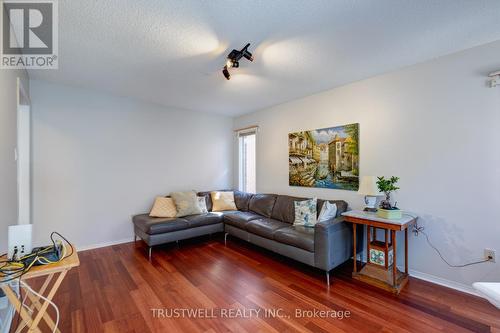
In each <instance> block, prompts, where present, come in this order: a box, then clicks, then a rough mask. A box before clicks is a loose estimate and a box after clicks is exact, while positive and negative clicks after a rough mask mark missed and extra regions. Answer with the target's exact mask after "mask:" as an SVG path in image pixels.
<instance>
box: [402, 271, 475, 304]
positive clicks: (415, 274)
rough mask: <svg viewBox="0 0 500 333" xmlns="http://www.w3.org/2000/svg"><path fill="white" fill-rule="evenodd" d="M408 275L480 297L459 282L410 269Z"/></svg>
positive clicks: (469, 287)
mask: <svg viewBox="0 0 500 333" xmlns="http://www.w3.org/2000/svg"><path fill="white" fill-rule="evenodd" d="M400 269H402V268H400ZM409 273H410V276H411V277H414V278H417V279H420V280H424V281H427V282H431V283H434V284H438V285H440V286H443V287H447V288H451V289H455V290H458V291H461V292H464V293H467V294H471V295H474V296H478V297H481V295H479V293H478V292H477V291H476V290H475V289H474V288H472V286H469V285H466V284H463V283H460V282H456V281H451V280H447V279H443V278H441V277H439V276H435V275H431V274H427V273H422V272H419V271H415V270H413V269H410V270H409Z"/></svg>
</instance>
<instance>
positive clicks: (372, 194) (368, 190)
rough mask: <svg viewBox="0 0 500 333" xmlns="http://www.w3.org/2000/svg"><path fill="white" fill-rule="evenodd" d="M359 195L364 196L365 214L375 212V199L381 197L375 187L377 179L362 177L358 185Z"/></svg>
mask: <svg viewBox="0 0 500 333" xmlns="http://www.w3.org/2000/svg"><path fill="white" fill-rule="evenodd" d="M358 193H359V194H363V195H364V196H365V209H364V210H365V211H366V212H376V211H377V208H376V207H375V205H376V204H377V197H378V196H380V195H382V193H380V192H379V190H378V187H377V177H375V176H363V177H362V178H361V183H360V184H359V190H358Z"/></svg>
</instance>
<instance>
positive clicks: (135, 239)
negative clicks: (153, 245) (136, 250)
mask: <svg viewBox="0 0 500 333" xmlns="http://www.w3.org/2000/svg"><path fill="white" fill-rule="evenodd" d="M134 243H137V235H134Z"/></svg>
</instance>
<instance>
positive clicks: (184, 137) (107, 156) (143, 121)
mask: <svg viewBox="0 0 500 333" xmlns="http://www.w3.org/2000/svg"><path fill="white" fill-rule="evenodd" d="M31 87H32V95H31V97H32V110H33V112H32V114H33V142H34V144H33V164H34V173H33V220H34V227H35V230H36V242H37V243H39V244H40V243H46V242H47V240H48V237H49V233H50V232H51V231H54V230H56V231H59V232H60V233H62V234H63V235H65V236H67V238H69V239H70V240H71V241H73V242H74V243H75V244H76V245H77V246H78V247H80V248H81V247H88V246H92V245H94V244H103V243H108V242H115V241H119V240H124V239H131V238H132V235H133V232H132V223H131V215H132V214H137V213H142V212H148V211H149V209H150V208H151V205H152V203H153V200H154V198H155V196H158V195H166V194H168V193H170V192H171V191H177V190H191V189H195V190H212V189H220V188H228V187H231V186H232V177H233V176H232V145H231V143H232V136H233V132H232V119H231V118H228V117H223V116H216V115H207V114H201V113H193V112H188V111H181V110H170V109H166V108H164V107H160V106H156V105H153V104H148V103H144V102H140V101H137V100H133V99H129V98H121V97H113V96H110V95H105V94H101V93H97V92H94V91H89V90H81V89H77V88H71V87H67V86H61V85H54V84H50V83H46V82H42V81H32V82H31ZM166 89H168V88H166Z"/></svg>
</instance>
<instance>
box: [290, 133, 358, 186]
mask: <svg viewBox="0 0 500 333" xmlns="http://www.w3.org/2000/svg"><path fill="white" fill-rule="evenodd" d="M288 165H289V184H290V186H306V187H320V188H331V189H340V190H350V191H357V190H358V188H359V124H348V125H343V126H336V127H328V128H321V129H317V130H312V131H303V132H296V133H290V134H288Z"/></svg>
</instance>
